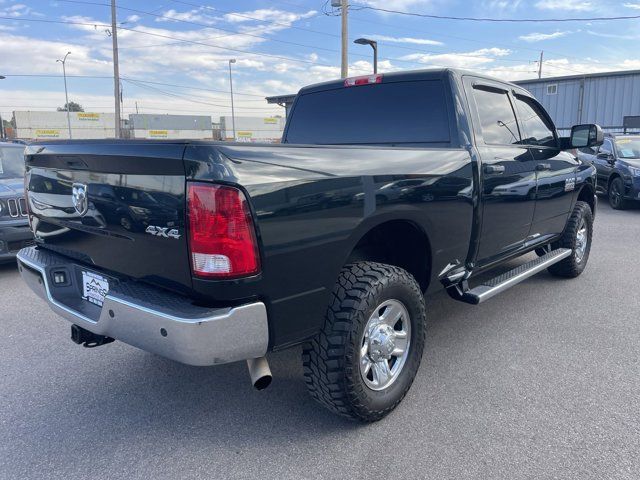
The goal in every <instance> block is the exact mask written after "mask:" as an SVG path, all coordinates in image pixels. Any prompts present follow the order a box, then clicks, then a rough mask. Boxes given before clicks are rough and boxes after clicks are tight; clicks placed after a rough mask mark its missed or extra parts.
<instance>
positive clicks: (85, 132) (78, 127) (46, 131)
mask: <svg viewBox="0 0 640 480" xmlns="http://www.w3.org/2000/svg"><path fill="white" fill-rule="evenodd" d="M13 118H14V121H15V125H16V137H17V138H23V139H30V140H38V139H46V138H59V139H68V138H69V129H68V125H67V112H32V111H14V112H13ZM69 118H70V120H71V135H72V137H73V138H74V139H91V138H98V139H99V138H115V136H116V130H115V115H114V114H113V113H98V112H69Z"/></svg>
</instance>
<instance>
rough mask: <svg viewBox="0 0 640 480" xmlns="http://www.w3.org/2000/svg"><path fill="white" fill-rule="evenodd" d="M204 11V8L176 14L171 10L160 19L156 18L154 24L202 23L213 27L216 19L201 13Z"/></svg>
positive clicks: (176, 12) (175, 11)
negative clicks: (172, 22)
mask: <svg viewBox="0 0 640 480" xmlns="http://www.w3.org/2000/svg"><path fill="white" fill-rule="evenodd" d="M205 10H206V9H205V8H204V7H200V8H196V9H193V10H189V11H186V12H178V11H177V10H174V9H173V8H172V9H170V10H167V11H166V12H163V13H162V16H161V17H156V22H171V21H178V22H180V21H182V22H195V23H203V24H205V25H213V24H214V23H216V19H215V18H214V17H211V16H210V15H207V14H206V13H203V12H204V11H205Z"/></svg>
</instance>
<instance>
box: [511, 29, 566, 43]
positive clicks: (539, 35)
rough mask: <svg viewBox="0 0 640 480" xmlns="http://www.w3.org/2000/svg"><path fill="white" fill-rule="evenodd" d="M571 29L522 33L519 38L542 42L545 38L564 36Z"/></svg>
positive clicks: (526, 40)
mask: <svg viewBox="0 0 640 480" xmlns="http://www.w3.org/2000/svg"><path fill="white" fill-rule="evenodd" d="M570 33H571V32H570V31H564V32H553V33H537V32H533V33H527V34H526V35H520V36H519V37H518V38H519V39H520V40H524V41H525V42H541V41H543V40H552V39H554V38H560V37H564V36H566V35H569V34H570Z"/></svg>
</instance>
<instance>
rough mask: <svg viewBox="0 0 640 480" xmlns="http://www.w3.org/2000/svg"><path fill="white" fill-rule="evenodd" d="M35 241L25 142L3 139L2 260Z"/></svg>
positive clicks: (0, 188)
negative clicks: (29, 212) (26, 188)
mask: <svg viewBox="0 0 640 480" xmlns="http://www.w3.org/2000/svg"><path fill="white" fill-rule="evenodd" d="M32 243H33V234H32V233H31V230H30V229H29V221H28V219H27V204H26V202H25V199H24V146H22V145H18V144H15V143H6V142H0V263H6V262H8V261H11V262H12V261H15V256H16V253H18V250H20V249H21V248H24V247H25V246H28V245H30V244H32Z"/></svg>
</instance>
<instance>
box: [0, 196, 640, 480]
mask: <svg viewBox="0 0 640 480" xmlns="http://www.w3.org/2000/svg"><path fill="white" fill-rule="evenodd" d="M600 204H601V205H600V210H599V212H598V217H597V219H596V225H595V236H594V243H593V249H592V251H591V258H590V260H589V265H588V267H587V269H586V271H585V272H584V274H583V275H582V276H581V277H579V278H578V279H575V280H561V279H556V278H553V277H551V276H550V275H549V274H547V273H546V272H544V273H541V274H539V275H537V276H535V277H533V278H532V279H530V280H528V281H526V282H524V283H522V284H520V285H518V286H517V287H515V288H512V289H511V290H509V291H507V292H505V293H503V294H502V295H499V296H498V297H495V298H493V299H491V300H489V301H488V302H487V303H485V304H483V305H482V306H476V307H474V306H470V305H465V304H461V303H457V302H454V301H453V300H450V299H448V297H446V295H444V294H442V295H441V294H438V295H435V296H433V297H431V298H429V299H428V313H429V328H428V333H427V347H426V351H425V355H424V358H423V361H422V366H421V368H420V371H419V372H418V375H417V377H416V380H415V383H414V384H413V387H412V388H411V390H410V392H409V394H408V395H407V397H406V398H405V400H404V401H403V403H402V404H401V405H400V406H399V407H398V408H397V409H396V410H395V411H394V412H393V413H392V414H391V415H389V416H388V417H387V418H385V419H383V420H382V421H380V422H378V423H375V424H372V425H361V424H358V423H354V422H351V421H349V420H345V419H342V418H340V417H337V416H334V415H333V414H331V413H329V412H328V411H326V410H324V409H323V408H322V407H320V406H318V405H317V404H316V403H315V402H314V401H313V400H312V399H311V398H310V397H309V396H308V395H307V393H306V390H305V386H304V382H303V379H302V367H301V362H300V349H293V350H289V351H286V352H281V353H277V354H273V355H271V356H270V357H269V358H270V362H271V367H272V371H273V374H274V381H273V383H272V385H271V386H270V387H269V388H268V389H267V390H265V391H262V392H257V391H254V390H253V389H252V387H251V386H250V383H249V378H248V374H247V371H246V367H245V365H244V363H236V364H231V365H223V366H219V367H211V368H198V367H189V366H184V365H180V364H178V363H175V362H172V361H169V360H165V359H162V358H159V357H156V356H154V355H151V354H148V353H146V352H143V351H141V350H137V349H135V348H133V347H129V346H127V345H125V344H122V343H119V342H116V343H112V344H109V345H106V346H103V347H100V348H95V349H86V348H82V347H79V346H77V345H75V344H73V343H72V342H71V340H70V339H69V324H68V323H67V322H66V321H65V320H62V319H60V318H58V317H57V316H56V315H55V314H54V313H53V312H51V311H50V310H49V309H48V307H47V306H46V305H45V304H44V302H43V301H41V300H40V299H39V298H38V297H36V296H35V295H34V294H33V293H32V292H31V291H29V290H27V289H26V288H25V287H24V286H23V285H22V283H21V281H20V278H19V275H18V273H17V269H16V268H15V267H14V266H12V265H9V266H4V267H0V329H1V330H0V332H1V333H0V479H3V480H4V479H20V480H25V479H57V478H60V479H83V480H87V479H92V480H94V479H102V478H113V479H116V478H117V479H120V478H122V479H154V480H155V479H180V478H196V479H231V478H243V479H244V478H247V479H249V478H259V479H271V478H278V479H289V478H290V479H306V478H310V479H311V478H330V479H338V478H374V479H378V478H393V479H413V478H433V479H445V478H447V479H448V478H452V479H466V478H473V479H476V478H477V479H509V480H513V479H521V478H522V479H524V478H536V479H539V478H543V479H551V478H562V479H637V478H640V295H639V294H638V289H639V287H640V273H639V272H640V209H635V210H631V211H624V212H618V211H613V210H611V209H610V208H609V207H608V206H607V205H605V202H604V201H602V200H601V202H600Z"/></svg>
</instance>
